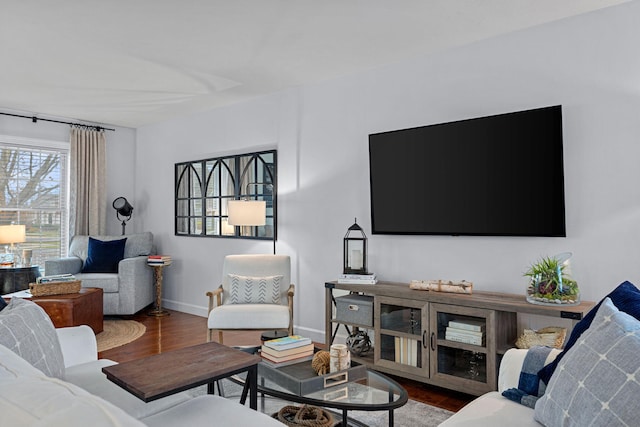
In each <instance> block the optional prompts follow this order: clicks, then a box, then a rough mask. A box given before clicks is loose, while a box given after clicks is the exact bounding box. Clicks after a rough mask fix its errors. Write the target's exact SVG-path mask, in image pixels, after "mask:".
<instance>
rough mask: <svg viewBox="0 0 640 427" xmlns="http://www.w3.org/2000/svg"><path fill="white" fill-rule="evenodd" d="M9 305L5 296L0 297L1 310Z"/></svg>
mask: <svg viewBox="0 0 640 427" xmlns="http://www.w3.org/2000/svg"><path fill="white" fill-rule="evenodd" d="M6 306H7V302H6V301H5V300H4V298H2V297H0V311H2V309H3V308H5V307H6Z"/></svg>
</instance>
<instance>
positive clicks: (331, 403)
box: [234, 362, 408, 427]
mask: <svg viewBox="0 0 640 427" xmlns="http://www.w3.org/2000/svg"><path fill="white" fill-rule="evenodd" d="M307 363H308V364H309V365H310V364H311V362H307ZM286 368H289V367H286ZM359 368H360V369H358V375H354V376H356V377H357V378H356V379H354V380H347V381H344V382H342V383H340V381H337V383H336V385H327V386H326V387H322V388H321V389H318V390H315V391H299V390H298V391H293V389H294V387H292V384H291V381H289V380H290V376H289V378H287V377H288V376H287V375H283V376H281V375H274V372H273V370H275V369H278V368H274V367H273V366H272V365H269V364H267V363H265V362H260V363H259V364H258V393H261V394H263V395H267V396H273V397H276V398H279V399H282V400H286V401H289V402H296V403H302V404H306V405H312V406H319V407H323V408H329V409H336V410H337V411H339V412H340V413H341V416H342V423H341V424H338V425H340V426H343V427H346V426H362V427H366V425H365V424H363V423H360V422H358V421H357V420H354V419H351V418H348V416H347V415H348V414H347V413H348V411H388V413H389V427H393V425H394V419H393V411H394V410H395V409H397V408H399V407H401V406H403V405H404V404H405V403H407V400H408V394H407V391H406V390H405V389H404V388H403V387H402V386H401V385H400V384H398V383H397V382H395V381H394V380H392V379H391V378H389V377H387V376H385V375H383V374H381V373H379V372H376V371H373V370H370V369H367V368H366V367H364V366H360V367H359ZM288 371H289V372H291V370H288ZM234 378H235V379H236V381H238V382H240V383H242V379H241V378H239V377H237V376H236V377H234ZM334 415H338V418H339V417H340V414H334Z"/></svg>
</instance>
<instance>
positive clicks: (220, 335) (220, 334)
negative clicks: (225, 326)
mask: <svg viewBox="0 0 640 427" xmlns="http://www.w3.org/2000/svg"><path fill="white" fill-rule="evenodd" d="M218 342H219V343H220V344H223V342H222V331H218Z"/></svg>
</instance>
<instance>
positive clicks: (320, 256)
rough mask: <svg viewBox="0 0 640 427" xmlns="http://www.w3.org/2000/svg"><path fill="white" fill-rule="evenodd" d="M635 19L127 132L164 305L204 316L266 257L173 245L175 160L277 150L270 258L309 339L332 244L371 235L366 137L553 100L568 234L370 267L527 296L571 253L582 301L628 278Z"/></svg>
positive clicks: (414, 240) (426, 242)
mask: <svg viewBox="0 0 640 427" xmlns="http://www.w3.org/2000/svg"><path fill="white" fill-rule="evenodd" d="M639 17H640V4H638V3H637V2H635V3H633V2H632V3H627V4H624V5H622V6H619V7H615V8H610V9H606V10H603V11H598V12H595V13H592V14H588V15H583V16H581V17H577V18H572V19H569V20H564V21H559V22H556V23H552V24H549V25H545V26H541V27H538V28H534V29H529V30H525V31H521V32H518V33H514V34H511V35H508V36H502V37H498V38H495V39H490V40H486V41H483V42H480V43H476V44H474V45H470V46H467V47H463V48H459V49H455V50H451V51H447V52H442V53H439V54H436V55H431V56H428V57H424V58H418V59H415V60H413V61H406V62H404V63H401V64H395V65H390V66H387V67H384V68H380V69H376V70H373V71H370V72H365V73H360V74H358V75H353V76H346V77H343V78H340V79H335V80H331V81H327V82H324V83H322V84H317V85H313V86H305V87H301V88H297V89H292V90H289V91H286V92H282V93H278V94H274V95H271V96H265V97H263V98H260V99H257V100H254V101H252V102H248V103H244V104H240V105H234V106H230V107H227V108H220V109H216V110H213V111H210V112H207V113H202V114H198V115H192V116H189V117H185V118H182V119H178V120H173V121H170V122H165V123H161V124H157V125H150V126H146V127H143V128H140V129H138V137H137V152H136V153H137V154H136V155H137V161H136V192H135V197H134V200H135V202H136V203H137V205H134V206H136V214H138V215H139V216H138V217H137V219H136V220H137V221H142V223H140V222H138V228H139V229H148V230H151V231H153V232H154V234H155V235H156V243H157V245H158V247H159V249H160V251H161V252H165V253H168V254H170V255H172V256H173V257H174V259H175V261H174V264H173V265H172V266H171V267H170V268H168V269H166V271H165V294H164V296H165V299H166V305H167V306H168V307H172V308H177V309H179V310H184V311H189V312H192V313H197V314H202V315H204V314H205V307H206V304H207V301H206V298H205V292H206V291H207V290H211V289H213V288H215V287H216V286H217V285H218V283H219V282H220V270H221V264H222V258H223V256H224V255H226V254H231V253H249V252H257V253H269V252H270V251H271V246H270V243H269V242H252V241H248V240H230V239H214V238H195V237H176V236H174V230H173V214H174V209H173V202H174V198H173V197H174V176H173V166H174V163H176V162H179V161H185V160H196V159H201V158H205V157H209V156H217V155H220V154H228V153H231V152H233V153H241V152H246V151H251V150H253V149H255V148H264V147H275V148H277V149H278V155H279V215H280V216H279V239H278V253H280V254H289V255H291V256H292V259H293V265H294V271H293V275H292V277H293V280H294V282H295V284H296V285H297V292H296V302H295V303H296V312H295V321H296V326H297V327H298V328H299V329H298V330H301V331H303V332H305V333H307V334H309V335H312V336H314V337H317V336H319V334H321V333H322V329H323V321H324V311H323V307H324V293H323V291H324V287H323V283H324V281H326V280H332V279H334V278H335V277H336V276H337V275H338V274H339V273H340V272H341V257H342V252H341V251H342V237H343V236H344V234H345V232H346V229H347V227H348V226H349V225H351V224H352V222H353V218H354V217H357V218H358V223H359V224H361V225H362V226H363V228H364V229H365V231H367V232H368V231H369V230H370V229H371V227H370V217H369V187H368V185H369V184H368V157H367V156H368V151H367V147H368V145H367V144H368V139H367V136H368V134H369V133H373V132H380V131H386V130H393V129H401V128H406V127H412V126H420V125H427V124H433V123H438V122H444V121H451V120H458V119H465V118H471V117H477V116H485V115H490V114H497V113H503V112H509V111H517V110H524V109H529V108H536V107H542V106H548V105H555V104H562V105H563V113H564V136H565V139H564V141H565V177H566V178H565V191H566V203H567V234H568V236H567V238H517V237H493V238H492V237H446V236H440V237H438V236H379V235H375V236H369V237H370V240H369V250H370V255H371V257H370V265H369V267H370V269H371V270H373V271H375V272H376V273H377V274H378V276H379V277H380V279H383V280H392V281H400V282H408V281H409V280H411V279H466V280H470V281H473V282H474V284H475V289H476V290H491V291H504V292H513V293H524V289H525V285H526V280H525V279H524V278H523V277H522V272H523V271H524V270H526V268H527V266H528V265H529V264H530V263H531V262H533V261H535V260H536V259H537V258H539V257H540V256H542V255H553V254H555V253H559V252H564V251H572V252H573V253H574V257H573V259H572V262H573V272H574V277H575V278H576V279H577V280H578V282H579V284H580V286H581V289H582V293H583V299H587V300H595V299H599V298H601V297H602V296H603V295H604V294H606V293H607V292H608V291H610V290H611V289H612V288H613V287H615V286H616V285H617V284H618V283H619V282H621V281H623V280H626V279H628V280H631V281H636V282H639V281H638V276H639V274H638V269H637V263H638V260H639V259H640V243H638V242H639V239H638V237H639V236H640V194H639V193H640V190H639V186H638V185H637V183H638V182H640V168H638V167H637V164H638V159H639V158H640V144H639V143H638V137H639V135H640V120H639V118H640V117H639V115H640V114H639V112H640V96H639V95H640V57H639V56H638V55H637V40H640V27H639V26H637V25H636V23H637V20H638V18H639ZM310 54H312V53H310ZM532 204H534V205H535V201H532ZM540 205H542V203H541V204H540ZM398 208H399V209H401V208H402V207H398ZM443 208H444V207H443ZM316 332H317V333H318V335H316V334H315V333H316Z"/></svg>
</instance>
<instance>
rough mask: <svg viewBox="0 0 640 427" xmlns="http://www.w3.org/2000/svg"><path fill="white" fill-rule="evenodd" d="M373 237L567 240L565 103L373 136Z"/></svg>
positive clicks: (370, 149) (371, 173)
mask: <svg viewBox="0 0 640 427" xmlns="http://www.w3.org/2000/svg"><path fill="white" fill-rule="evenodd" d="M369 172H370V189H371V223H372V233H373V234H432V235H476V236H553V237H565V236H566V230H565V203H564V172H563V154H562V107H561V106H559V105H558V106H552V107H545V108H538V109H534V110H527V111H519V112H514V113H507V114H500V115H495V116H488V117H481V118H474V119H469V120H461V121H455V122H450V123H442V124H435V125H429V126H422V127H417V128H412V129H403V130H396V131H391V132H382V133H376V134H371V135H369Z"/></svg>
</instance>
